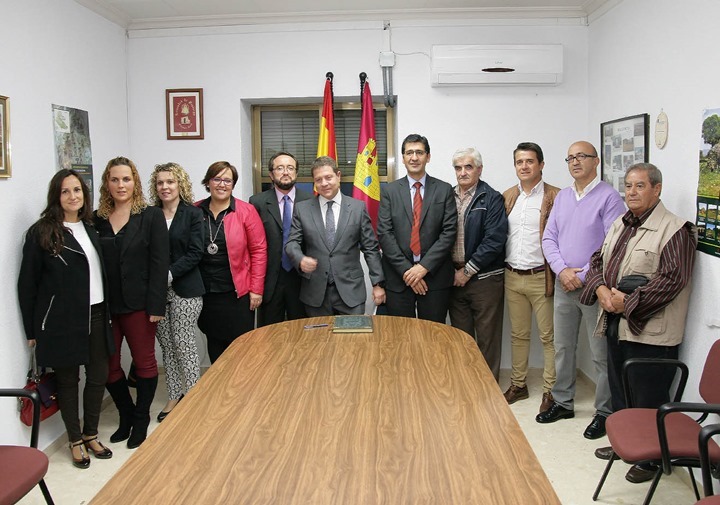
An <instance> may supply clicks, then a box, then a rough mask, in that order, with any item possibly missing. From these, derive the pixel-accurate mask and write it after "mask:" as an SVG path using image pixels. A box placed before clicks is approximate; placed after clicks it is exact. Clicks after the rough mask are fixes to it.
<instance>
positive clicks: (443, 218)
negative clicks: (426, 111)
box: [378, 134, 457, 323]
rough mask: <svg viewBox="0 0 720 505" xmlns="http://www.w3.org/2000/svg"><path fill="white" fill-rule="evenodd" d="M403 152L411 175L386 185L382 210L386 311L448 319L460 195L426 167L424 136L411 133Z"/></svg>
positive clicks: (427, 152) (427, 148)
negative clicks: (457, 201)
mask: <svg viewBox="0 0 720 505" xmlns="http://www.w3.org/2000/svg"><path fill="white" fill-rule="evenodd" d="M402 154H403V163H404V164H405V168H406V170H407V177H403V178H402V179H398V180H397V181H394V182H391V183H390V184H387V185H386V186H385V187H383V188H382V190H381V194H380V210H379V213H378V236H379V240H380V247H381V248H382V252H383V258H382V263H383V272H384V273H385V281H386V289H387V304H386V305H387V312H388V314H389V315H391V316H404V317H415V316H416V315H417V317H419V318H420V319H429V320H430V321H437V322H440V323H444V322H445V319H446V317H447V311H448V305H449V303H450V297H451V290H452V286H453V279H454V276H455V269H454V268H453V263H452V258H451V251H452V247H453V245H454V244H455V236H456V235H457V208H456V206H455V196H454V194H453V189H452V187H451V186H450V185H449V184H448V183H446V182H443V181H441V180H439V179H436V178H434V177H431V176H429V175H427V174H426V173H425V166H426V165H427V164H428V162H429V161H430V144H429V143H428V140H427V139H426V138H425V137H423V136H422V135H417V134H411V135H408V136H407V137H406V138H405V140H404V141H403V143H402Z"/></svg>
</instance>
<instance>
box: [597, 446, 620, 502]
mask: <svg viewBox="0 0 720 505" xmlns="http://www.w3.org/2000/svg"><path fill="white" fill-rule="evenodd" d="M618 459H620V458H619V457H617V455H616V454H615V453H614V452H613V453H612V456H610V459H609V460H608V462H607V465H605V471H604V472H603V474H602V477H600V482H598V485H597V488H595V494H593V501H597V498H598V495H599V494H600V490H601V489H602V487H603V484H605V479H606V478H607V476H608V473H610V467H611V466H612V464H613V463H614V462H615V460H618Z"/></svg>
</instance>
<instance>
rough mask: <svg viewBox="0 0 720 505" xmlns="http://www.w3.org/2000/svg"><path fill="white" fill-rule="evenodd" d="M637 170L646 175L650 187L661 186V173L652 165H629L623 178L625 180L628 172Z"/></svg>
mask: <svg viewBox="0 0 720 505" xmlns="http://www.w3.org/2000/svg"><path fill="white" fill-rule="evenodd" d="M637 170H643V171H644V172H646V173H647V175H648V179H649V180H650V185H651V186H657V185H658V184H662V172H661V171H660V169H659V168H658V167H656V166H655V165H653V164H652V163H635V164H634V165H631V166H630V167H629V168H628V169H627V171H626V172H625V177H626V178H627V176H628V175H629V174H630V172H635V171H637Z"/></svg>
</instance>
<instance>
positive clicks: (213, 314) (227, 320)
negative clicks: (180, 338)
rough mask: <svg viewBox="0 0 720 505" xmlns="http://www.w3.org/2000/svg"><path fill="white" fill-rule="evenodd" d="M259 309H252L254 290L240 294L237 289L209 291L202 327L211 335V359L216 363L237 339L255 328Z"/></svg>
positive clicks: (205, 332) (205, 297)
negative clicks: (221, 291) (222, 291)
mask: <svg viewBox="0 0 720 505" xmlns="http://www.w3.org/2000/svg"><path fill="white" fill-rule="evenodd" d="M254 326H255V313H254V312H253V311H252V310H250V294H245V295H244V296H241V297H240V298H238V297H237V294H236V293H235V291H228V292H226V293H206V294H205V296H203V308H202V312H200V318H199V319H198V328H200V331H202V332H203V333H204V334H205V337H206V338H207V346H208V356H209V357H210V363H215V360H217V359H218V358H219V357H220V355H221V354H222V353H223V352H224V351H225V349H227V348H228V347H229V346H230V344H232V342H233V340H235V339H236V338H238V337H239V336H240V335H242V334H243V333H247V332H248V331H251V330H253V329H254Z"/></svg>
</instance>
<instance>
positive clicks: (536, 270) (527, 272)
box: [505, 263, 545, 275]
mask: <svg viewBox="0 0 720 505" xmlns="http://www.w3.org/2000/svg"><path fill="white" fill-rule="evenodd" d="M505 268H507V269H508V270H510V271H511V272H515V273H516V274H518V275H534V274H539V273H541V272H544V271H545V265H541V266H539V267H535V268H531V269H529V270H518V269H517V268H513V267H511V266H510V265H508V264H507V263H505Z"/></svg>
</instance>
